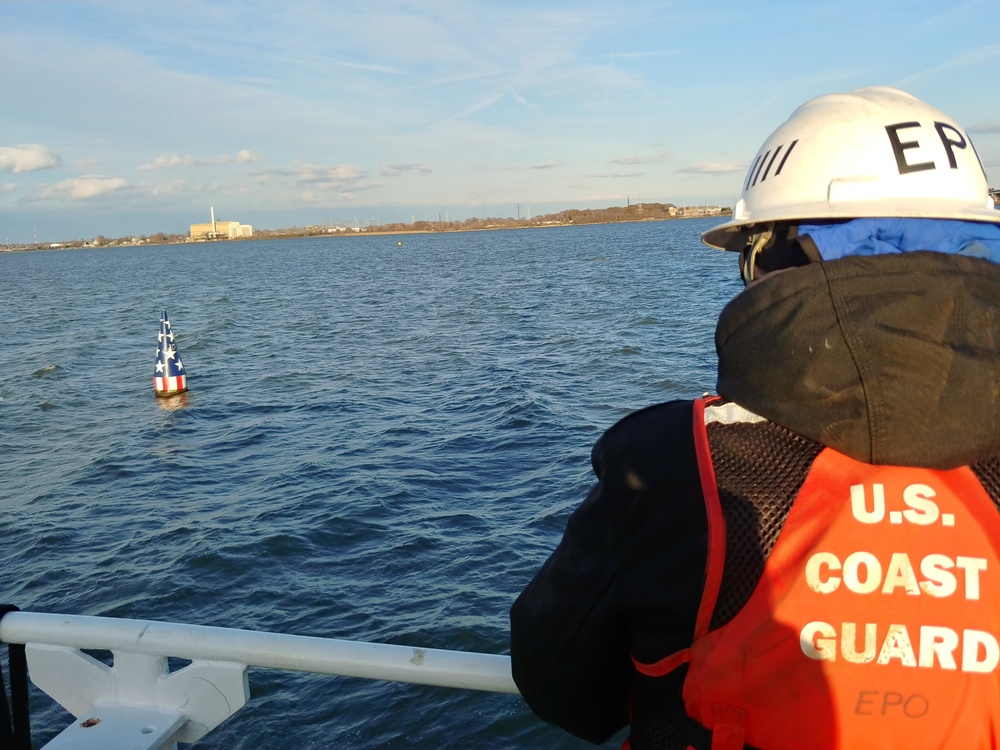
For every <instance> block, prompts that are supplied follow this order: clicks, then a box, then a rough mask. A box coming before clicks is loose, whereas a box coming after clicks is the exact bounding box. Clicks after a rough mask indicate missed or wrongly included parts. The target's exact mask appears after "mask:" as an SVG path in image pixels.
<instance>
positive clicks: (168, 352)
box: [153, 310, 187, 396]
mask: <svg viewBox="0 0 1000 750" xmlns="http://www.w3.org/2000/svg"><path fill="white" fill-rule="evenodd" d="M153 387H154V388H155V389H156V395H157V396H173V395H175V394H177V393H184V391H186V390H187V374H186V373H185V372H184V364H183V363H182V362H181V357H180V354H178V353H177V346H176V345H175V344H174V334H173V332H172V331H171V330H170V320H168V319H167V311H166V310H164V311H163V314H162V315H161V316H160V336H159V339H158V340H157V343H156V371H155V373H154V374H153Z"/></svg>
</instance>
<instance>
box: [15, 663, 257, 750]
mask: <svg viewBox="0 0 1000 750" xmlns="http://www.w3.org/2000/svg"><path fill="white" fill-rule="evenodd" d="M26 654H27V658H28V670H29V672H30V674H31V680H32V682H34V683H35V685H36V686H38V687H39V688H40V689H41V690H43V691H45V692H46V693H48V694H49V695H50V696H51V697H52V698H53V699H55V700H56V701H57V702H58V703H59V704H60V705H61V706H63V707H64V708H65V709H66V710H67V711H69V712H70V713H71V714H73V715H74V716H75V717H76V718H77V721H75V722H74V723H73V724H71V725H70V726H69V727H67V728H66V729H65V730H63V732H62V733H60V734H59V735H58V736H57V737H56V738H55V739H53V740H52V741H51V742H49V743H48V744H47V745H46V746H45V747H46V748H47V749H48V750H69V749H70V748H82V747H89V748H95V747H100V748H104V749H105V750H113V749H117V748H122V749H123V750H124V748H129V749H130V750H145V749H148V750H154V749H155V748H162V747H164V746H167V747H169V746H170V744H172V743H174V742H194V741H196V740H199V739H201V738H202V737H204V736H205V735H206V734H208V733H209V732H211V731H212V730H213V729H214V728H215V727H217V726H218V725H219V724H221V723H222V722H223V721H225V720H226V719H228V718H229V717H230V716H232V715H233V714H234V713H236V712H237V711H239V710H240V709H241V708H242V707H243V706H244V705H245V704H246V702H247V700H248V699H249V697H250V690H249V685H248V682H247V667H246V665H244V664H235V663H232V662H224V661H194V662H191V663H190V664H188V665H187V666H185V667H183V668H182V669H179V670H177V671H175V672H170V671H169V670H168V664H167V658H166V657H164V656H157V655H150V654H137V653H132V652H129V651H119V650H114V651H112V654H113V656H114V662H113V664H112V666H110V667H109V666H107V665H106V664H103V663H102V662H100V661H98V660H97V659H95V658H93V657H92V656H90V655H88V654H85V653H83V652H82V651H80V650H79V649H75V648H70V647H66V646H44V645H36V644H29V645H28V646H27V648H26Z"/></svg>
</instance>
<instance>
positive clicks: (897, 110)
mask: <svg viewBox="0 0 1000 750" xmlns="http://www.w3.org/2000/svg"><path fill="white" fill-rule="evenodd" d="M855 217H915V218H935V219H963V220H968V221H988V222H996V223H1000V211H998V210H997V209H995V208H994V207H993V199H992V198H991V197H990V194H989V186H988V185H987V183H986V173H985V171H984V170H983V165H982V162H981V161H980V160H979V155H978V154H977V153H976V150H975V148H974V147H973V145H972V141H971V140H970V139H969V136H968V135H967V134H966V132H965V130H964V129H963V128H962V126H961V125H959V124H958V123H957V122H955V121H954V120H953V119H951V118H950V117H948V116H947V115H946V114H944V113H943V112H941V111H940V110H938V109H935V108H934V107H931V106H929V105H927V104H924V103H923V102H922V101H920V100H919V99H916V98H915V97H913V96H910V95H909V94H907V93H906V92H905V91H900V90H898V89H893V88H887V87H882V86H878V87H872V88H866V89H858V90H857V91H852V92H850V93H847V94H829V95H827V96H820V97H817V98H815V99H812V100H810V101H808V102H806V103H805V104H803V105H802V106H801V107H799V108H798V109H797V110H795V111H794V112H793V113H792V115H791V117H789V118H788V120H786V121H785V123H784V124H783V125H781V126H780V127H779V128H778V129H777V130H775V131H774V132H773V133H772V134H771V136H770V137H769V138H768V139H767V140H766V141H765V142H764V145H763V146H761V147H760V151H758V152H757V156H756V157H755V158H754V160H753V162H752V163H751V164H750V171H749V172H747V176H746V179H745V180H744V182H743V193H742V196H741V198H740V201H739V202H738V203H737V204H736V207H735V208H734V209H733V216H732V219H731V220H730V221H728V222H727V223H725V224H722V225H720V226H718V227H715V228H714V229H711V230H709V231H707V232H705V234H704V235H702V241H703V242H704V243H705V244H706V245H710V246H712V247H718V248H723V249H729V250H740V249H742V248H743V247H745V246H746V243H747V240H748V237H749V235H750V234H752V233H753V230H752V227H753V225H759V224H764V225H766V224H769V223H770V222H776V221H793V222H801V221H803V220H811V219H816V220H823V219H850V218H855Z"/></svg>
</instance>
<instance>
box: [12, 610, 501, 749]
mask: <svg viewBox="0 0 1000 750" xmlns="http://www.w3.org/2000/svg"><path fill="white" fill-rule="evenodd" d="M0 641H3V642H4V643H9V644H24V646H25V655H26V657H27V665H28V671H29V674H30V677H31V681H32V682H33V683H34V684H35V685H36V686H37V687H38V688H39V689H41V690H42V691H44V692H45V693H47V694H48V695H49V696H51V697H52V698H53V699H54V700H56V701H57V702H58V703H59V704H60V705H62V706H63V707H64V708H65V709H66V710H68V711H69V712H70V713H71V714H73V716H75V717H76V720H75V721H74V722H73V723H72V724H71V725H70V726H68V727H67V728H66V729H65V730H63V731H62V732H61V733H60V734H59V735H58V736H56V737H55V738H53V739H52V740H51V741H50V742H49V743H48V744H46V745H45V747H46V749H47V750H83V749H90V748H93V749H96V748H100V749H101V750H119V749H121V750H124V749H125V748H130V749H131V750H158V749H160V748H171V747H174V746H175V743H177V742H194V741H196V740H198V739H200V738H201V737H204V736H205V735H206V734H208V733H209V732H211V731H212V730H213V729H214V728H215V727H217V726H218V725H219V724H221V723H222V722H223V721H225V720H226V719H227V718H229V717H230V716H232V715H233V714H234V713H236V712H237V711H239V710H240V709H241V708H242V707H243V706H244V705H245V704H246V702H247V700H249V696H250V691H249V682H248V677H247V670H248V667H251V666H253V667H265V668H270V669H279V670H292V671H299V672H312V673H316V674H326V675H340V676H345V677H361V678H367V679H373V680H392V681H396V682H409V683H414V684H419V685H435V686H441V687H453V688H464V689H468V690H484V691H489V692H496V693H513V694H516V693H517V692H518V690H517V686H516V685H515V684H514V680H513V678H512V677H511V671H510V657H509V656H503V655H498V654H479V653H469V652H462V651H447V650H442V649H433V648H419V647H415V646H400V645H393V644H385V643H368V642H361V641H348V640H338V639H333V638H318V637H312V636H301V635H286V634H281V633H269V632H261V631H251V630H239V629H235V628H220V627H209V626H204V625H184V624H178V623H169V622H158V621H151V620H127V619H117V618H111V617H88V616H80V615H58V614H43V613H35V612H9V613H8V614H6V615H4V616H3V618H2V619H0ZM87 651H99V652H104V651H110V652H111V654H112V657H113V660H112V663H111V665H110V666H109V665H107V664H105V663H104V662H103V661H100V660H98V659H96V658H94V656H92V655H90V654H88V653H86V652H87ZM170 657H173V659H174V662H173V663H174V664H177V663H179V662H178V660H180V661H184V662H186V663H184V664H183V665H182V666H180V668H176V669H173V670H172V669H171V663H170V661H169V658H170Z"/></svg>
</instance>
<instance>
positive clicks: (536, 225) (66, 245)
mask: <svg viewBox="0 0 1000 750" xmlns="http://www.w3.org/2000/svg"><path fill="white" fill-rule="evenodd" d="M731 215H732V211H731V210H730V209H728V208H727V209H722V210H720V211H719V213H717V214H716V213H712V214H710V213H700V214H692V215H680V216H658V217H643V218H628V219H620V220H614V219H605V220H596V221H583V222H578V221H565V222H559V221H552V220H546V221H538V220H532V222H531V223H530V224H529V223H524V221H522V222H521V223H518V222H515V221H514V220H513V219H511V220H509V221H510V223H509V224H508V223H504V224H490V225H486V226H471V227H469V226H455V227H430V228H421V229H403V228H393V229H374V228H369V227H366V228H365V229H344V230H342V231H330V230H329V229H326V230H325V231H323V230H320V229H319V228H312V227H308V228H303V229H301V230H300V229H296V228H291V229H274V230H262V231H261V232H260V233H258V234H255V235H254V236H252V237H234V238H232V239H230V238H228V237H226V238H216V239H198V240H192V239H190V237H187V236H184V235H172V237H177V239H167V240H166V241H164V240H160V239H156V240H152V239H150V238H149V237H142V238H138V237H130V238H128V239H125V238H119V239H116V240H108V241H107V242H104V243H100V244H95V243H94V241H91V242H89V243H88V242H84V241H82V240H81V241H73V242H52V243H48V242H39V243H32V244H20V245H6V246H0V253H24V252H37V251H45V250H50V251H56V250H58V251H62V250H87V249H93V248H97V247H118V248H128V247H166V246H170V245H200V244H212V243H216V242H254V241H268V240H288V239H305V238H307V237H330V238H343V237H386V236H392V235H425V234H455V233H460V232H495V231H500V230H505V229H506V230H524V229H551V228H556V227H585V226H594V225H597V224H641V223H648V222H654V221H675V220H683V219H704V218H710V217H715V218H719V219H723V218H725V217H728V216H731ZM539 218H541V217H539ZM501 221H506V220H501ZM435 223H436V222H435Z"/></svg>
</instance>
